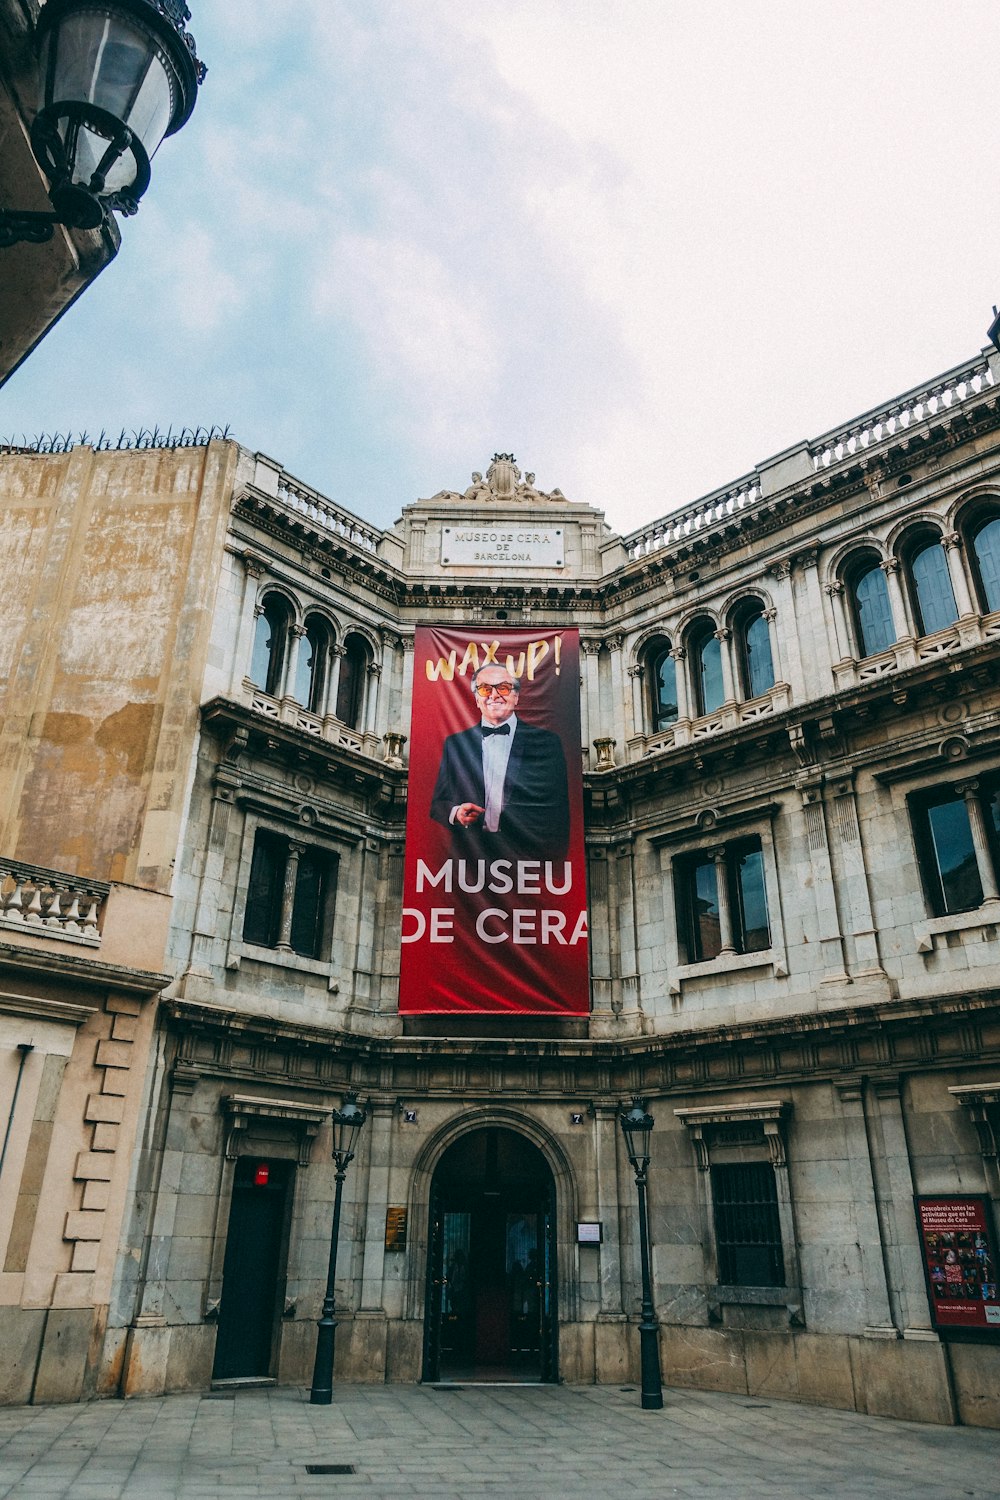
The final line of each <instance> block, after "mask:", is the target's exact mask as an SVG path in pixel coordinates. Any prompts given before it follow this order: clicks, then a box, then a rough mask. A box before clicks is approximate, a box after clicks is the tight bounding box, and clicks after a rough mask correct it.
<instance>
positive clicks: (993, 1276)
mask: <svg viewBox="0 0 1000 1500" xmlns="http://www.w3.org/2000/svg"><path fill="white" fill-rule="evenodd" d="M915 1201H916V1206H917V1224H918V1226H919V1229H920V1248H921V1253H922V1255H923V1262H924V1274H925V1276H926V1277H927V1295H928V1298H929V1300H930V1305H931V1317H932V1319H933V1322H934V1326H935V1328H993V1329H995V1330H996V1331H997V1333H1000V1297H998V1296H997V1248H996V1238H995V1236H994V1233H993V1228H992V1224H991V1222H990V1213H989V1199H988V1198H985V1197H979V1196H961V1197H959V1196H958V1195H957V1194H956V1195H955V1196H947V1197H938V1198H917V1199H916V1200H915Z"/></svg>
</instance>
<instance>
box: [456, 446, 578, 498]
mask: <svg viewBox="0 0 1000 1500" xmlns="http://www.w3.org/2000/svg"><path fill="white" fill-rule="evenodd" d="M565 498H566V497H565V495H564V494H563V492H562V490H560V489H555V490H549V491H546V490H540V489H537V488H536V486H535V476H534V474H525V476H524V478H523V480H522V478H521V470H520V469H519V468H518V466H517V461H516V459H515V458H514V455H513V453H494V455H493V461H492V463H491V464H490V466H489V468H488V469H487V470H486V478H485V479H484V478H483V476H482V474H481V473H480V472H479V470H478V469H476V470H475V471H474V473H473V475H472V483H471V484H470V485H469V488H468V489H467V490H466V491H465V492H464V494H461V495H459V494H458V493H457V492H456V491H455V490H439V491H438V493H437V494H436V495H435V496H434V499H435V500H465V501H471V502H472V504H474V505H495V504H496V503H497V502H498V501H499V502H500V503H501V504H503V505H509V504H517V503H518V502H520V503H522V504H529V505H530V504H535V503H537V502H538V501H547V500H557V501H558V500H565Z"/></svg>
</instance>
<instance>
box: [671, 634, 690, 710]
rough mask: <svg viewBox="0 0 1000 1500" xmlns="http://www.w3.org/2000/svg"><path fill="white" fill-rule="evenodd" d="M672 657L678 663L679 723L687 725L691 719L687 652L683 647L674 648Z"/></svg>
mask: <svg viewBox="0 0 1000 1500" xmlns="http://www.w3.org/2000/svg"><path fill="white" fill-rule="evenodd" d="M670 655H671V656H672V657H673V659H674V661H675V662H676V663H677V722H678V723H685V724H686V723H689V722H690V719H691V711H690V707H689V704H688V685H687V652H686V651H685V650H684V647H683V646H674V648H673V649H672V651H671V652H670Z"/></svg>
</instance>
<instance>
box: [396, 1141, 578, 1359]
mask: <svg viewBox="0 0 1000 1500" xmlns="http://www.w3.org/2000/svg"><path fill="white" fill-rule="evenodd" d="M428 1251H429V1253H428V1259H427V1301H426V1309H427V1311H426V1317H425V1323H424V1379H425V1380H434V1381H439V1380H443V1381H448V1380H461V1381H475V1380H479V1381H490V1380H499V1381H504V1380H513V1381H525V1382H531V1381H552V1380H556V1379H557V1378H558V1364H557V1320H556V1285H555V1274H556V1273H555V1267H556V1255H555V1183H554V1181H553V1178H552V1173H551V1171H550V1170H549V1167H548V1163H547V1162H546V1160H545V1158H544V1157H543V1155H542V1153H541V1152H540V1151H539V1150H538V1148H537V1146H534V1145H532V1143H531V1142H530V1141H529V1140H526V1139H525V1137H524V1136H522V1135H519V1134H518V1133H517V1132H516V1131H514V1130H503V1129H500V1128H499V1127H487V1128H486V1129H483V1130H475V1131H471V1132H470V1133H469V1134H468V1135H464V1136H462V1137H461V1139H460V1140H457V1141H455V1143H454V1144H453V1145H451V1146H449V1148H448V1150H447V1151H446V1152H445V1153H444V1155H443V1156H442V1158H441V1160H440V1162H439V1163H438V1165H437V1170H436V1171H435V1173H434V1178H433V1181H432V1184H431V1204H430V1239H429V1245H428Z"/></svg>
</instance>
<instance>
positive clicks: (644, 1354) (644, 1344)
mask: <svg viewBox="0 0 1000 1500" xmlns="http://www.w3.org/2000/svg"><path fill="white" fill-rule="evenodd" d="M620 1119H621V1122H622V1133H623V1134H624V1136H625V1145H626V1148H627V1149H628V1159H629V1161H630V1162H631V1163H632V1170H633V1172H634V1173H635V1185H636V1188H637V1189H638V1192H639V1249H640V1253H641V1257H642V1317H641V1319H640V1320H639V1358H640V1361H641V1366H642V1409H643V1411H659V1410H660V1408H661V1407H662V1406H663V1386H662V1381H661V1377H660V1346H659V1342H658V1335H657V1325H656V1313H655V1312H654V1310H653V1292H652V1287H651V1285H650V1279H649V1223H648V1221H647V1218H646V1173H647V1171H648V1169H649V1137H650V1134H651V1133H652V1129H653V1116H652V1115H651V1114H648V1113H647V1110H646V1101H645V1099H633V1100H632V1107H631V1109H626V1108H625V1107H624V1105H623V1106H622V1112H621V1115H620Z"/></svg>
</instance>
